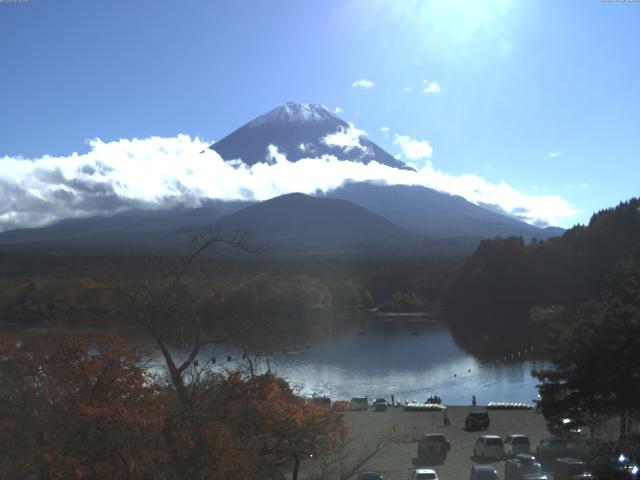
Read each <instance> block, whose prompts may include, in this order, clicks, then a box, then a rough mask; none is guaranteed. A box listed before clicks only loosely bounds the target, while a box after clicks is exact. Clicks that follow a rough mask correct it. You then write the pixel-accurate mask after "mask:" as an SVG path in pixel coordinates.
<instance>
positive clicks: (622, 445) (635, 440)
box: [617, 432, 640, 461]
mask: <svg viewBox="0 0 640 480" xmlns="http://www.w3.org/2000/svg"><path fill="white" fill-rule="evenodd" d="M617 447H618V449H619V450H620V451H621V452H622V453H624V455H625V456H627V457H630V458H633V459H635V460H637V461H640V432H628V433H623V434H622V435H620V437H619V438H618V444H617Z"/></svg>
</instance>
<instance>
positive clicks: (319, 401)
mask: <svg viewBox="0 0 640 480" xmlns="http://www.w3.org/2000/svg"><path fill="white" fill-rule="evenodd" d="M313 403H315V404H316V405H322V406H324V407H327V408H329V407H331V399H330V398H329V397H313Z"/></svg>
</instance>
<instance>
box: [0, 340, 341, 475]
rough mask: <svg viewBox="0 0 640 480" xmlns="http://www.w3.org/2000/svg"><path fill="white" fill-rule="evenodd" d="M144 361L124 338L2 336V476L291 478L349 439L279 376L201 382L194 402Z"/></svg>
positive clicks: (232, 375)
mask: <svg viewBox="0 0 640 480" xmlns="http://www.w3.org/2000/svg"><path fill="white" fill-rule="evenodd" d="M141 360H143V358H142V356H141V354H140V352H139V351H137V350H136V349H133V348H132V347H131V346H129V345H128V344H127V343H126V342H124V341H123V340H122V339H121V338H119V337H117V336H113V335H103V334H100V335H98V334H82V335H80V334H77V333H73V332H71V331H68V330H56V331H54V332H47V333H35V334H28V335H25V336H21V337H20V338H18V337H17V336H13V335H5V336H3V337H0V445H2V446H3V448H0V477H2V478H6V477H8V478H14V477H26V478H28V477H30V476H31V477H33V478H51V479H58V478H59V479H89V478H91V479H93V478H110V479H119V478H145V479H154V478H158V479H160V478H163V479H164V478H184V476H185V475H186V476H188V477H189V478H211V479H216V478H218V479H226V478H252V477H254V476H255V474H256V473H257V472H259V473H260V475H262V476H263V478H272V477H275V478H280V477H279V475H280V474H281V473H283V472H286V471H290V470H291V466H292V463H291V462H292V461H293V459H294V458H296V459H299V458H306V457H308V455H310V454H312V453H313V454H316V453H322V452H329V451H332V449H335V448H336V447H337V446H338V445H340V444H341V443H342V440H343V439H344V436H345V434H346V426H345V423H344V420H343V417H342V415H341V414H340V413H338V412H335V411H334V410H332V409H328V408H325V407H324V406H322V405H317V404H315V403H313V402H312V401H310V400H307V399H304V398H301V397H299V396H298V395H296V394H295V392H293V391H292V390H291V388H290V387H289V385H288V383H287V382H286V381H285V380H283V379H282V378H279V377H276V376H275V375H272V374H266V375H260V376H254V377H251V378H243V377H242V376H241V374H240V372H237V371H229V372H226V373H225V374H223V375H204V376H200V377H194V378H196V379H195V380H193V381H191V382H190V383H188V384H187V387H188V391H189V395H188V397H187V398H189V399H190V400H189V403H188V404H184V403H182V401H181V400H180V399H179V398H178V396H177V395H176V394H175V389H174V388H173V387H172V386H171V385H166V384H163V385H159V384H157V383H154V382H152V381H151V380H150V379H149V378H147V377H146V375H145V370H144V368H143V367H142V364H141ZM5 445H6V446H7V448H4V446H5Z"/></svg>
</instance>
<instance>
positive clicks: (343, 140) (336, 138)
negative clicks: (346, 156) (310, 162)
mask: <svg viewBox="0 0 640 480" xmlns="http://www.w3.org/2000/svg"><path fill="white" fill-rule="evenodd" d="M366 137H367V132H365V131H364V130H360V129H359V128H356V127H355V125H353V124H349V127H348V128H342V127H340V128H338V131H337V132H335V133H330V134H329V135H327V136H325V137H322V138H321V139H320V141H321V142H322V143H324V144H325V145H329V146H330V147H340V148H342V149H344V150H345V151H346V152H348V151H349V150H353V149H354V148H358V149H360V150H362V151H365V152H366V151H367V150H368V149H367V147H366V146H365V145H364V144H363V143H362V139H363V138H366Z"/></svg>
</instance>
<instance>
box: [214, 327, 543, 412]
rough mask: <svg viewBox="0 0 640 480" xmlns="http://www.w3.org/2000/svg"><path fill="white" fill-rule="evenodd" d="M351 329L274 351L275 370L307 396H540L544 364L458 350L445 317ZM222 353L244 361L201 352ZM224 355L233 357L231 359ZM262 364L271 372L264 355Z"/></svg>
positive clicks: (452, 399) (223, 360)
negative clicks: (488, 358) (539, 371)
mask: <svg viewBox="0 0 640 480" xmlns="http://www.w3.org/2000/svg"><path fill="white" fill-rule="evenodd" d="M360 332H361V333H364V335H362V334H357V333H356V332H353V333H350V334H340V335H327V336H326V337H324V338H321V339H319V340H318V339H316V340H314V341H313V342H311V343H309V344H302V345H299V346H297V347H295V346H291V347H290V349H292V350H293V351H291V352H288V353H283V352H282V350H279V351H277V352H273V353H272V355H270V356H269V363H268V365H269V367H270V368H271V370H272V371H274V372H276V373H278V374H279V375H281V376H283V377H284V378H286V379H287V380H288V381H289V382H290V383H291V384H292V385H294V386H296V387H297V388H299V389H300V391H301V392H302V393H304V394H308V395H311V394H316V395H326V396H329V397H331V398H333V399H348V398H351V397H353V396H368V397H369V398H376V397H386V398H387V399H388V400H390V398H391V395H392V394H393V395H394V396H395V398H396V399H399V400H401V401H404V400H414V399H415V400H417V401H424V400H425V399H426V398H427V397H428V396H430V395H433V394H437V395H439V396H440V397H442V398H443V401H444V402H445V403H448V404H455V405H466V404H469V403H470V402H471V396H472V395H476V397H477V399H478V402H479V403H481V404H486V403H488V402H489V401H503V402H528V403H530V402H531V401H532V399H534V398H535V397H536V396H537V390H536V388H535V385H536V382H537V381H536V379H535V378H533V377H532V376H531V370H532V369H534V368H541V367H542V366H543V363H542V362H540V361H533V360H526V359H524V360H523V361H519V362H512V363H506V364H505V363H501V364H499V365H496V364H495V363H493V364H492V365H491V366H490V365H488V364H481V363H480V362H479V360H477V359H476V358H475V357H473V356H472V355H471V354H469V353H468V352H466V351H465V350H463V349H462V348H460V347H459V346H458V345H456V343H455V342H454V340H453V338H452V337H451V335H450V333H449V331H448V330H447V328H446V326H445V325H444V323H443V322H438V323H437V324H427V323H422V324H420V323H411V324H408V325H407V324H403V325H401V326H393V327H391V326H389V325H388V323H385V325H384V326H378V327H376V326H375V325H372V324H371V323H370V322H369V323H368V324H367V325H366V329H365V330H360ZM416 333H417V335H416ZM213 355H216V365H218V366H220V365H222V366H227V365H232V364H233V363H234V362H236V361H241V357H240V355H239V354H238V352H234V351H233V350H224V349H220V348H218V349H216V350H210V351H208V352H206V353H205V354H203V356H202V357H203V359H204V361H205V362H206V361H207V360H209V361H210V358H211V356H213ZM226 355H231V357H232V361H231V362H228V360H227V357H226ZM259 368H260V369H261V370H263V371H264V370H266V368H267V362H266V359H265V357H264V356H262V357H261V359H260V361H259Z"/></svg>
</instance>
